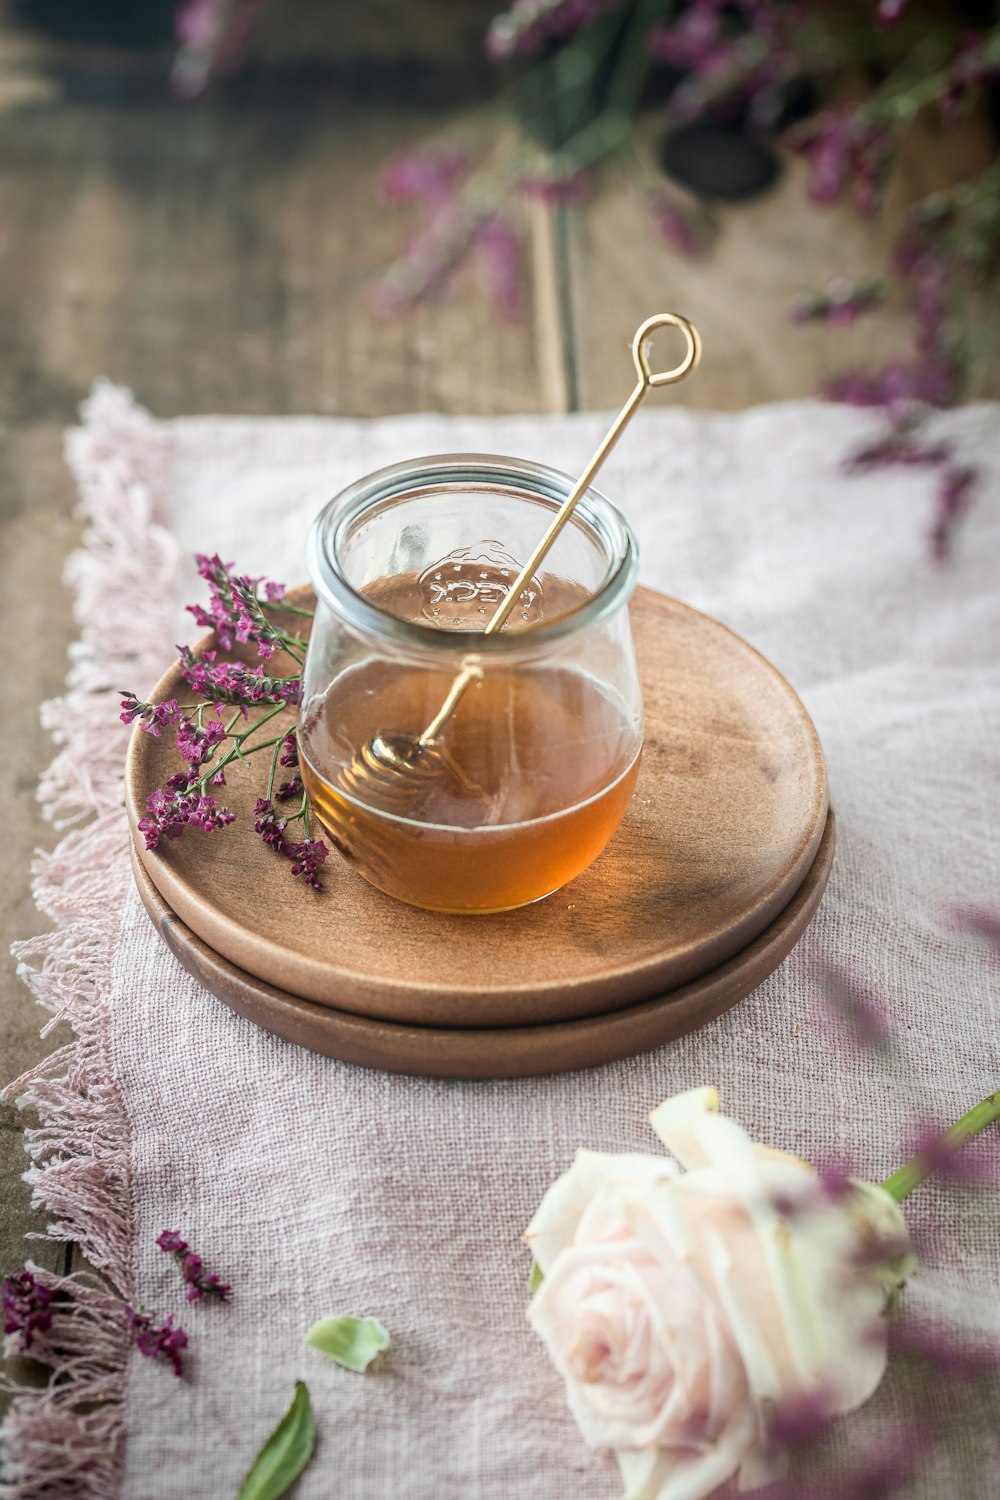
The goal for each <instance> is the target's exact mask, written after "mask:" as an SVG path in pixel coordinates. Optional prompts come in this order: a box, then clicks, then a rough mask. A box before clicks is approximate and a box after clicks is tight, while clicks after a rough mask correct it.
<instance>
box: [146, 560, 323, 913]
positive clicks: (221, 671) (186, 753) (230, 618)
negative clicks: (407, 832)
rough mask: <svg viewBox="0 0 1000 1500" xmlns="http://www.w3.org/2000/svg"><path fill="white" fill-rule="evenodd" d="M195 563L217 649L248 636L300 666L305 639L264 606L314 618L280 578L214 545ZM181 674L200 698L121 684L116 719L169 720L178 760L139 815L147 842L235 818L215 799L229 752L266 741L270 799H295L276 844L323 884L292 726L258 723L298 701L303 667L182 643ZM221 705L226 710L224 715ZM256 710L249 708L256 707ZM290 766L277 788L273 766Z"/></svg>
mask: <svg viewBox="0 0 1000 1500" xmlns="http://www.w3.org/2000/svg"><path fill="white" fill-rule="evenodd" d="M197 563H198V571H199V573H200V574H201V576H202V578H203V579H204V580H205V581H206V583H207V584H208V586H209V605H208V608H207V609H205V608H204V607H202V606H201V605H194V606H191V612H192V613H193V614H194V616H195V619H196V620H197V621H198V623H199V624H201V625H204V626H206V627H208V628H210V629H211V630H213V631H214V633H215V637H216V641H217V642H218V646H219V648H220V649H221V650H224V651H225V650H233V649H235V648H236V647H238V646H244V647H245V646H247V645H253V646H255V647H256V650H257V654H258V656H259V657H262V658H264V659H265V660H267V659H269V658H270V657H271V656H272V655H273V654H274V653H275V652H276V651H278V650H281V651H283V652H285V653H286V654H287V655H290V656H291V657H292V658H293V659H294V660H295V661H296V663H297V664H298V665H300V666H301V664H302V662H301V657H300V655H299V652H300V651H302V650H304V649H305V646H306V642H305V641H304V640H303V639H302V638H301V637H299V636H295V635H291V634H289V633H288V632H287V631H285V630H283V629H281V628H280V626H279V625H278V624H277V623H275V621H274V620H272V619H271V617H270V616H269V615H268V613H267V611H268V610H270V609H274V610H280V611H281V612H282V613H284V614H297V615H301V616H303V617H306V618H311V616H312V611H311V610H306V609H300V608H298V607H297V606H295V605H291V604H289V603H288V601H287V599H286V598H285V590H284V586H283V585H282V584H278V583H271V582H266V581H265V580H263V579H260V578H250V577H247V576H244V575H240V574H236V573H234V572H233V570H232V565H231V564H228V563H223V562H222V560H221V558H219V556H218V555H217V554H216V555H212V556H209V555H207V554H199V555H198V557H197ZM178 649H179V651H180V663H179V665H180V674H181V676H182V678H183V679H184V681H185V682H186V684H187V685H188V687H189V688H191V690H192V693H193V694H194V697H195V698H196V699H200V700H201V701H196V702H192V703H179V702H178V701H177V699H175V698H169V699H167V700H166V701H165V702H162V703H149V702H146V701H145V700H143V699H141V698H139V697H138V696H137V695H136V694H135V693H133V692H130V691H123V692H122V697H121V719H122V722H123V723H125V724H136V723H138V725H139V727H140V728H141V729H142V730H143V731H144V732H145V733H147V734H151V735H153V736H154V737H157V738H159V737H161V736H162V735H163V733H164V731H166V730H172V731H173V733H174V736H175V739H176V744H177V749H178V752H179V753H180V756H181V758H182V760H183V762H184V768H183V769H180V770H178V771H176V772H175V773H174V774H173V775H172V776H169V777H168V778H167V781H166V783H165V785H164V786H162V787H157V788H156V790H155V791H153V792H152V793H151V794H150V796H149V797H148V798H147V799H146V811H145V816H144V817H142V818H141V819H140V820H139V824H138V828H139V832H140V833H141V834H142V835H143V837H144V839H145V843H146V848H147V849H150V850H155V849H158V848H159V847H160V846H161V844H162V843H163V842H164V841H165V840H172V839H177V838H180V837H181V835H182V834H183V833H185V832H186V831H187V830H188V829H198V830H200V831H201V832H203V833H213V832H215V831H216V830H217V829H220V828H225V827H228V826H229V824H231V823H233V822H234V821H235V814H234V813H232V812H230V811H229V810H228V808H225V807H219V806H217V804H216V801H215V797H214V794H213V791H212V790H210V789H212V788H216V787H221V786H225V785H226V772H227V770H228V769H229V768H231V766H232V765H233V763H234V762H239V764H240V765H242V766H248V765H249V763H250V757H251V756H254V755H256V754H258V753H259V752H261V751H263V750H271V751H272V752H273V753H272V757H271V770H270V775H269V777H268V781H267V794H266V795H267V800H268V802H269V803H270V799H271V798H272V796H274V797H276V798H277V799H278V800H279V801H282V802H288V801H292V800H293V799H295V798H298V799H299V800H300V805H299V809H298V811H297V812H295V813H293V814H291V815H290V816H289V817H287V818H285V819H283V820H281V821H282V843H283V848H282V852H283V853H286V854H287V855H288V858H289V859H290V861H291V873H292V875H293V876H295V877H299V878H301V879H303V880H304V882H305V883H306V884H307V885H309V886H310V887H311V888H312V889H314V890H319V889H320V888H321V886H320V881H319V877H318V869H319V866H320V865H321V864H322V863H323V862H324V861H325V859H326V857H327V854H328V850H327V848H326V845H325V844H324V843H323V842H322V841H321V840H319V839H311V838H310V837H309V809H308V801H307V799H306V794H305V788H304V785H303V782H302V777H301V774H300V773H299V769H298V749H297V744H296V733H297V731H296V730H295V729H292V730H287V729H283V730H282V731H281V732H280V733H278V734H272V735H270V736H269V737H267V738H261V737H260V731H261V730H262V729H263V728H264V727H265V726H266V725H267V724H268V723H270V721H271V720H272V719H274V718H276V717H277V716H278V715H279V714H281V713H284V712H285V711H286V710H288V709H291V708H294V707H296V706H297V704H298V702H299V697H300V693H301V677H300V675H298V674H295V675H289V676H275V675H271V674H269V673H268V672H267V671H266V670H265V668H264V665H263V663H262V662H258V663H257V665H256V666H248V665H247V664H246V662H243V661H225V660H220V658H219V650H216V649H211V650H207V651H201V652H195V651H193V650H192V649H191V647H190V646H181V647H179V648H178ZM226 709H230V710H232V712H231V713H229V714H228V716H227V715H226V712H225V711H226ZM253 710H259V712H257V713H256V715H255V716H253V717H252V711H253ZM279 765H280V766H283V767H286V768H288V769H290V770H291V771H292V772H293V774H292V775H291V776H290V777H289V778H288V779H287V780H286V781H283V782H282V783H281V784H280V786H279V787H278V788H277V791H275V786H274V783H275V775H276V771H277V768H278V766H279ZM297 819H301V820H302V822H303V824H304V832H305V839H304V840H302V841H299V842H295V841H293V840H290V839H285V838H284V836H283V830H284V828H285V827H286V826H287V825H288V824H290V823H294V822H295V821H296V820H297Z"/></svg>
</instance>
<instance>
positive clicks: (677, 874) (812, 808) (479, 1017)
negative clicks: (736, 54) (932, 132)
mask: <svg viewBox="0 0 1000 1500" xmlns="http://www.w3.org/2000/svg"><path fill="white" fill-rule="evenodd" d="M304 592H305V591H303V593H304ZM291 602H301V601H296V599H295V596H294V595H293V596H291ZM632 622H633V633H634V636H635V642H636V651H637V655H638V658H639V672H640V677H641V680H642V685H643V697H644V700H645V713H646V732H645V745H644V750H643V759H642V766H641V769H640V772H639V780H638V783H637V786H636V792H635V796H634V798H633V800H632V803H631V806H630V807H629V810H628V812H627V813H626V815H625V820H624V822H623V823H622V825H621V827H620V828H619V830H618V832H617V834H616V835H615V836H614V838H613V839H612V841H611V843H610V844H609V846H608V847H607V849H606V850H605V851H604V853H603V854H602V855H601V856H600V857H599V858H598V859H597V860H596V862H595V863H594V864H593V865H591V867H590V868H589V869H588V870H586V871H585V872H584V873H583V874H582V875H580V876H578V877H577V879H575V880H573V881H571V882H570V884H569V885H567V886H565V887H563V889H562V890H560V891H556V892H555V893H554V894H553V895H551V896H549V897H547V898H546V899H545V900H544V901H539V902H536V903H535V904H534V905H532V906H526V907H522V908H521V909H520V910H517V911H511V912H505V913H502V914H498V915H493V916H479V917H477V916H446V915H443V914H441V913H439V912H427V911H421V910H418V909H417V908H415V907H412V906H405V905H403V904H402V903H401V902H398V901H395V900H393V899H392V898H391V897H389V896H386V895H384V894H383V893H382V892H381V891H378V890H375V889H373V887H372V886H370V885H368V884H367V882H365V881H363V880H362V879H361V878H360V877H359V876H358V875H357V874H356V873H355V872H354V871H353V870H352V869H351V868H350V866H349V865H347V864H346V863H345V862H343V861H342V860H340V859H334V860H331V861H329V862H328V863H327V864H326V865H325V866H324V870H323V876H324V891H323V892H322V893H321V894H316V893H314V892H311V891H309V890H306V889H303V888H302V887H301V886H300V885H298V884H297V883H295V882H294V881H292V880H291V879H290V877H289V874H288V870H287V867H286V864H285V861H283V860H281V859H279V858H277V857H275V856H272V855H270V854H269V852H268V851H267V850H266V849H264V848H263V847H262V845H261V843H260V841H259V839H258V838H257V836H256V834H255V833H254V831H253V807H254V803H255V801H256V798H257V797H258V796H259V795H260V768H259V767H255V765H254V764H253V763H250V764H249V765H248V766H246V767H238V768H235V769H234V770H233V772H232V774H229V772H227V779H226V805H227V807H229V808H230V810H231V811H233V812H234V813H235V814H236V823H235V825H234V826H233V827H232V828H228V829H225V830H224V831H220V832H217V833H215V834H212V835H210V836H199V835H198V834H193V835H189V836H187V837H185V838H183V839H178V840H175V841H169V842H167V841H165V842H164V843H163V844H162V845H161V847H160V848H159V849H157V850H155V851H147V850H146V849H145V847H144V841H143V839H142V835H141V834H138V833H137V832H136V825H137V823H138V821H139V819H140V818H142V817H143V816H144V813H145V808H146V799H147V797H149V795H150V794H151V793H152V792H153V791H154V790H155V789H156V788H157V787H159V786H162V785H163V784H164V783H165V781H166V779H167V777H168V776H170V775H171V774H172V773H173V772H174V771H175V770H177V769H178V766H179V764H180V762H179V761H178V758H177V752H176V748H175V747H174V746H173V745H172V743H171V740H170V737H169V736H162V737H156V736H153V735H149V734H146V733H144V732H143V731H142V730H141V729H140V728H139V726H136V727H135V729H134V731H133V734H132V738H131V741H130V746H129V758H128V765H127V767H126V775H125V795H126V806H127V809H128V814H129V820H130V823H131V826H132V830H133V834H134V836H135V839H136V844H137V847H139V848H140V851H141V852H140V858H141V860H142V862H143V864H144V866H145V868H146V871H147V873H148V875H149V878H150V879H151V880H152V882H153V884H154V885H155V886H156V888H157V889H158V891H159V892H160V894H161V895H162V896H163V898H164V900H165V901H166V903H167V905H168V906H169V907H170V909H171V910H172V911H173V912H174V913H175V914H176V915H177V916H178V917H179V918H180V919H181V921H182V922H183V923H184V924H185V925H186V926H187V927H188V928H189V929H190V930H191V931H192V932H194V933H195V934H196V935H197V936H198V937H199V938H201V939H202V941H203V942H205V943H206V944H207V945H208V946H209V947H210V948H211V949H213V950H214V951H215V952H216V953H217V954H219V955H220V956H221V957H222V958H224V959H227V960H229V962H230V963H232V964H235V965H236V966H237V967H239V968H240V969H242V970H245V971H248V972H249V973H251V974H253V975H254V976H256V977H257V978H258V979H261V980H264V981H265V982H266V983H268V984H270V985H273V986H276V987H277V988H278V989H281V990H284V991H286V992H288V993H290V994H292V995H296V996H299V997H301V998H303V999H306V1000H312V1001H316V1002H318V1003H319V1004H321V1005H327V1006H331V1007H335V1008H337V1009H338V1010H341V1011H351V1012H353V1013H355V1014H358V1015H364V1016H369V1017H374V1018H377V1019H379V1020H382V1021H394V1022H400V1023H402V1022H406V1023H410V1024H414V1025H418V1026H424V1027H426V1026H441V1027H449V1028H453V1027H472V1028H477V1029H482V1028H484V1027H504V1026H509V1027H523V1026H528V1025H539V1024H541V1023H544V1022H555V1021H565V1020H576V1019H578V1018H580V1017H582V1016H587V1015H595V1014H598V1013H605V1012H608V1011H611V1010H615V1009H620V1008H622V1007H624V1006H626V1005H629V1004H631V1003H633V1002H635V1001H637V1000H645V999H647V998H648V997H649V996H651V995H661V994H663V993H665V992H666V991H669V990H674V989H677V988H678V987H679V986H681V985H683V984H686V983H688V982H689V981H690V980H693V979H696V978H698V977H700V976H701V975H703V974H705V973H708V972H709V971H710V970H713V969H716V968H718V966H719V965H720V964H723V963H724V962H725V961H726V960H727V959H729V958H731V957H732V956H733V955H734V954H735V953H737V952H738V951H740V950H741V949H744V948H745V947H747V945H748V944H750V943H751V942H752V941H753V939H754V938H756V937H757V936H758V935H759V934H760V933H761V932H762V931H763V930H764V929H765V928H766V927H768V926H769V925H770V924H771V923H772V922H773V921H774V920H775V918H776V917H777V916H778V915H779V913H780V912H781V911H783V910H784V908H785V907H786V906H787V905H788V903H789V901H790V900H791V898H792V896H793V895H794V894H795V892H796V891H797V889H798V887H799V886H800V885H801V884H802V881H803V880H804V879H805V876H806V874H807V872H808V871H809V869H810V868H811V866H812V865H813V862H814V860H815V857H816V852H817V849H818V847H819V843H820V839H821V837H822V834H823V831H824V828H825V826H826V814H827V801H828V798H827V782H826V769H825V766H824V763H823V754H822V751H821V749H820V745H819V741H818V739H817V736H816V732H815V730H814V728H813V726H812V722H811V721H810V719H809V716H808V715H807V713H806V711H805V709H804V708H803V706H802V704H801V702H800V701H799V699H798V698H797V697H796V695H795V693H794V692H793V691H792V689H791V688H790V687H789V685H788V684H787V683H786V682H785V680H784V679H783V678H782V677H781V676H780V674H779V673H778V672H777V671H776V670H775V668H774V667H772V666H771V665H770V664H769V663H768V662H767V661H766V660H765V659H764V658H763V657H762V656H761V655H760V654H759V653H758V652H756V651H754V650H753V649H752V647H750V646H748V645H747V644H746V642H745V641H742V640H741V639H740V638H739V636H737V635H734V634H733V632H732V631H730V630H727V629H726V628H725V627H724V626H722V625H719V624H718V623H717V622H716V621H714V620H711V619H709V618H708V616H706V615H703V614H700V613H699V612H698V611H697V610H693V609H690V608H688V607H687V606H686V605H684V604H680V603H678V602H677V601H676V600H674V599H668V598H666V597H665V596H664V595H662V594H658V593H654V592H653V591H651V590H649V589H639V590H638V592H637V594H636V596H635V600H634V602H633V605H632ZM214 644H215V642H214V637H211V636H209V637H207V638H206V639H205V640H204V641H203V642H202V643H201V648H200V649H205V648H206V647H213V646H214ZM272 670H275V671H276V672H277V673H278V674H279V675H280V674H281V672H282V671H283V670H284V669H283V668H281V667H280V666H279V667H275V666H274V664H273V662H272ZM153 696H154V700H159V699H161V698H183V696H184V684H183V680H182V679H181V677H180V673H179V671H178V669H177V668H176V666H175V667H174V668H172V669H171V670H170V671H169V672H168V673H167V675H166V676H165V677H164V678H163V679H162V680H161V682H160V683H159V684H158V685H157V687H156V689H155V690H154V695H153ZM275 722H276V723H277V724H279V725H280V719H279V720H278V721H275ZM268 732H269V733H271V732H274V726H273V725H272V727H271V729H270V730H269V731H268ZM334 913H335V914H336V920H335V921H333V920H332V914H334ZM334 934H335V936H334Z"/></svg>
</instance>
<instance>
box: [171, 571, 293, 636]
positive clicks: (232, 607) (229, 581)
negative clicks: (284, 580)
mask: <svg viewBox="0 0 1000 1500" xmlns="http://www.w3.org/2000/svg"><path fill="white" fill-rule="evenodd" d="M195 561H196V562H197V564H198V572H199V574H200V576H201V577H202V578H204V580H205V582H206V583H207V584H208V589H209V606H208V609H207V610H206V609H205V608H204V607H203V606H202V605H200V604H189V605H188V606H187V610H188V613H189V614H191V615H193V616H194V618H195V620H196V621H197V622H198V624H199V625H201V626H203V627H204V629H206V630H214V632H215V637H216V640H217V641H218V643H219V645H220V646H221V648H222V649H223V651H231V650H232V649H233V646H234V644H235V643H236V642H239V643H240V644H245V643H246V642H247V641H252V642H253V643H254V645H256V647H257V654H258V656H261V657H263V658H264V659H265V660H266V659H267V658H269V657H271V656H273V655H274V653H275V651H276V650H277V649H278V648H279V647H280V646H282V645H285V644H286V643H287V642H288V640H289V637H287V636H285V634H284V633H283V632H282V631H280V630H278V629H277V628H276V627H275V626H274V625H273V624H272V622H271V621H270V620H268V619H267V618H266V616H265V615H264V613H263V611H262V609H261V605H260V600H259V598H258V596H257V588H258V586H259V585H260V584H261V583H264V584H265V597H266V599H267V600H268V602H270V603H275V602H277V600H279V599H281V598H282V597H283V596H284V592H285V588H284V584H280V583H272V582H265V580H264V579H262V578H247V577H240V576H237V575H234V574H233V573H232V571H231V569H232V564H231V563H224V562H223V561H222V559H221V558H220V557H219V556H218V555H214V556H211V557H209V556H208V555H207V554H204V553H199V554H197V556H196V558H195Z"/></svg>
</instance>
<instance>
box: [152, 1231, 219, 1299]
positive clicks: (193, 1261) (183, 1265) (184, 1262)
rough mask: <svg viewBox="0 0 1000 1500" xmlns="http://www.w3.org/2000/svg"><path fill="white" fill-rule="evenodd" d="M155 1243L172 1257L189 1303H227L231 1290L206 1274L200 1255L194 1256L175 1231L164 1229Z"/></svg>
mask: <svg viewBox="0 0 1000 1500" xmlns="http://www.w3.org/2000/svg"><path fill="white" fill-rule="evenodd" d="M156 1243H157V1244H158V1245H159V1247H160V1249H161V1250H163V1251H166V1252H167V1253H168V1254H169V1255H172V1256H173V1258H174V1260H175V1262H176V1263H177V1269H178V1270H179V1271H180V1273H181V1277H182V1278H183V1280H184V1284H185V1286H186V1288H187V1290H186V1292H185V1296H186V1297H187V1300H188V1301H189V1302H198V1301H200V1299H201V1298H202V1297H215V1298H216V1299H217V1300H218V1301H219V1302H228V1300H229V1298H230V1297H231V1296H232V1294H233V1289H232V1287H231V1286H229V1285H228V1283H226V1282H224V1281H220V1280H219V1278H218V1276H215V1275H212V1274H211V1273H206V1271H205V1269H204V1262H203V1260H202V1258H201V1256H200V1255H195V1254H194V1252H193V1251H192V1250H191V1248H190V1246H189V1245H188V1242H187V1240H185V1239H182V1238H181V1235H180V1232H179V1231H178V1230H176V1229H165V1230H164V1231H163V1233H162V1234H161V1235H160V1236H159V1238H158V1239H157V1241H156Z"/></svg>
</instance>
